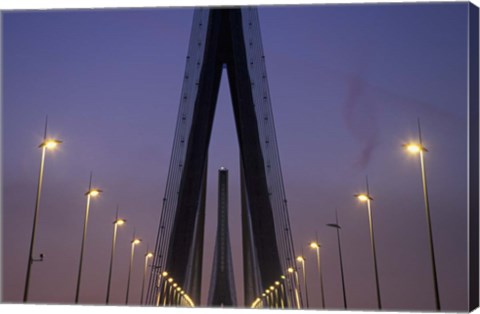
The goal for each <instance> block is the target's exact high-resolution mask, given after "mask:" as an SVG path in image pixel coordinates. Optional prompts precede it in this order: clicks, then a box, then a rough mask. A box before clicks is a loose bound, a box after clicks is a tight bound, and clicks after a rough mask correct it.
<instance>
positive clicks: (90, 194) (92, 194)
mask: <svg viewBox="0 0 480 314" xmlns="http://www.w3.org/2000/svg"><path fill="white" fill-rule="evenodd" d="M102 192H103V191H102V190H99V189H93V188H92V173H90V183H89V184H88V191H87V192H85V196H86V197H87V206H86V207H85V220H84V221H83V237H82V246H81V249H80V265H79V266H78V277H77V290H76V293H75V303H78V297H79V295H80V279H81V277H82V264H83V251H84V247H85V239H86V237H87V224H88V213H89V211H90V199H91V198H92V197H96V196H98V195H99V194H100V193H102Z"/></svg>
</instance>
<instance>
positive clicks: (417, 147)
mask: <svg viewBox="0 0 480 314" xmlns="http://www.w3.org/2000/svg"><path fill="white" fill-rule="evenodd" d="M403 147H405V148H406V149H407V151H408V152H410V153H412V154H419V156H420V168H421V174H422V186H423V200H424V202H425V216H426V219H427V232H428V239H429V245H430V258H431V263H432V276H433V287H434V292H435V308H436V310H437V311H440V310H441V309H440V294H439V291H438V279H437V267H436V264H435V251H434V246H433V234H432V222H431V220H430V205H429V202H428V190H427V174H426V170H425V161H424V156H423V154H424V153H426V152H428V150H427V149H426V148H425V146H423V144H422V133H421V129H420V120H418V143H413V142H411V143H407V144H404V145H403Z"/></svg>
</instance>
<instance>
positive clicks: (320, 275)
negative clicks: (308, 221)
mask: <svg viewBox="0 0 480 314" xmlns="http://www.w3.org/2000/svg"><path fill="white" fill-rule="evenodd" d="M310 247H311V248H312V249H315V250H316V251H317V270H318V275H319V277H320V293H321V295H322V296H321V298H322V308H325V292H324V290H323V276H322V267H321V264H320V247H321V245H320V243H318V242H310Z"/></svg>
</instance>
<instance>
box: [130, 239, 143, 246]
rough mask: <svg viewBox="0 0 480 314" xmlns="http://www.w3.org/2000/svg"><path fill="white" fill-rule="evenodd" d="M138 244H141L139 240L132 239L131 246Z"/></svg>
mask: <svg viewBox="0 0 480 314" xmlns="http://www.w3.org/2000/svg"><path fill="white" fill-rule="evenodd" d="M140 242H142V240H141V239H133V240H132V244H133V245H137V244H140Z"/></svg>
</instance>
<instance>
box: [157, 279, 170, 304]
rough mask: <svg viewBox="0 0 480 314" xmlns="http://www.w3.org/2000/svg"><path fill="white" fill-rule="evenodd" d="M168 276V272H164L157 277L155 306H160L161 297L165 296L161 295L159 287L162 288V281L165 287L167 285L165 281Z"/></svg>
mask: <svg viewBox="0 0 480 314" xmlns="http://www.w3.org/2000/svg"><path fill="white" fill-rule="evenodd" d="M167 276H168V272H166V271H164V272H162V273H161V274H159V275H158V282H157V299H156V301H155V304H156V305H157V306H159V305H160V302H161V297H162V295H165V294H164V293H162V290H160V289H161V286H162V281H163V282H164V285H166V283H167V279H166V277H167Z"/></svg>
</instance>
